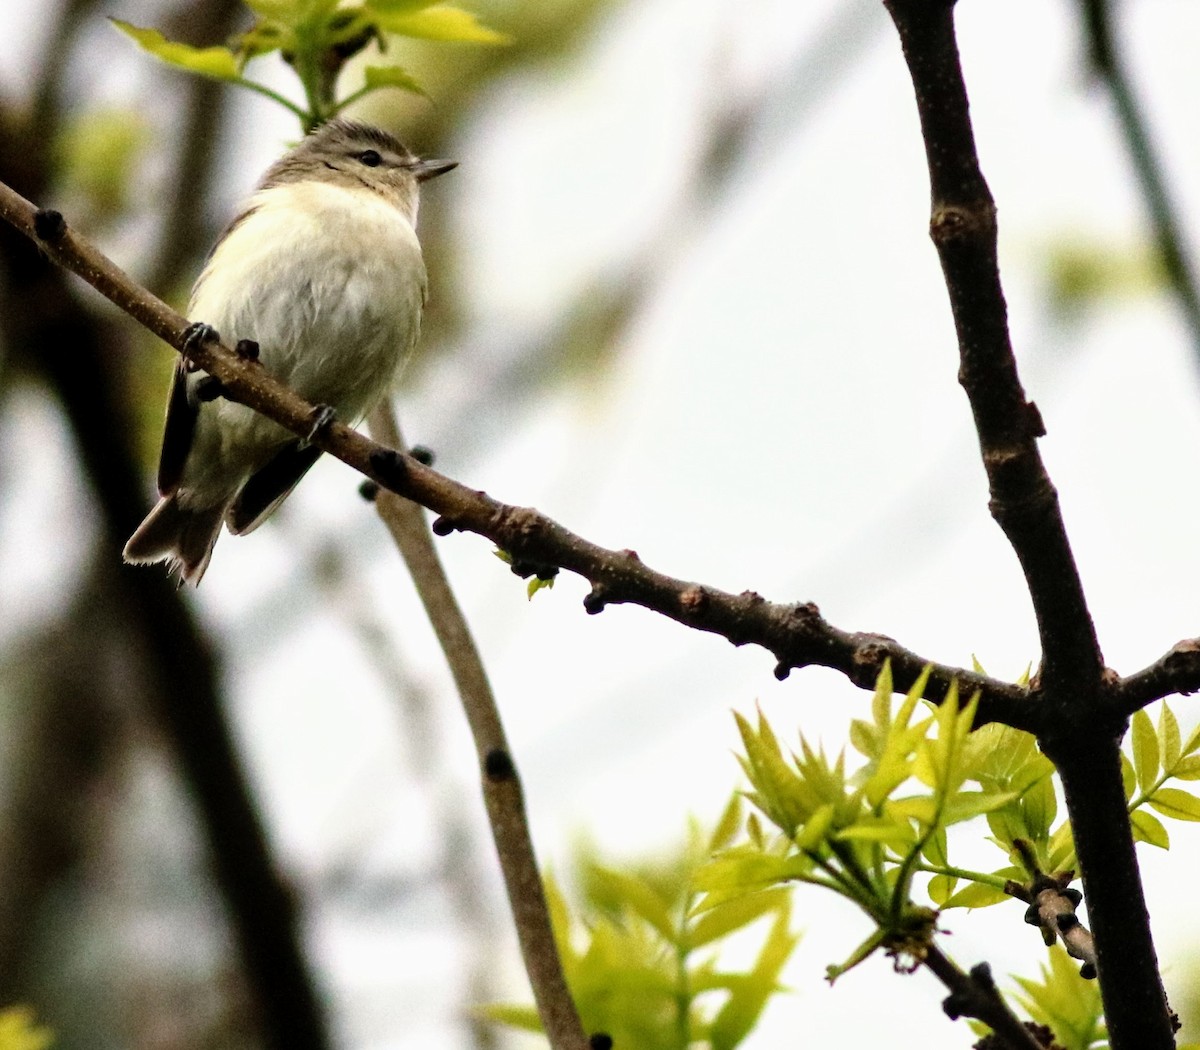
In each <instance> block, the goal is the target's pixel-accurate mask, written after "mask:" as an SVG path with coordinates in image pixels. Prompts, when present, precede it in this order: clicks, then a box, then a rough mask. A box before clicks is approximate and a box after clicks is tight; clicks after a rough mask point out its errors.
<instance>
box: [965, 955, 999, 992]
mask: <svg viewBox="0 0 1200 1050" xmlns="http://www.w3.org/2000/svg"><path fill="white" fill-rule="evenodd" d="M969 972H970V974H971V980H972V981H974V982H975V983H976V984H977V985H979V987H980V988H983V989H986V990H987V991H989V992H992V991H995V990H996V979H995V978H994V977H993V976H992V968H991V966H989V965H988V964H987V963H985V962H981V963H976V964H975V965H974V966H972V967H971V969H970V971H969Z"/></svg>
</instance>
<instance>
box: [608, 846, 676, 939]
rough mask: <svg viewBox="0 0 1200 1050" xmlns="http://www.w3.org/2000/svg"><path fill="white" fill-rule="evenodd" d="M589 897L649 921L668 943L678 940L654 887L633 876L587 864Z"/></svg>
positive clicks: (668, 909)
mask: <svg viewBox="0 0 1200 1050" xmlns="http://www.w3.org/2000/svg"><path fill="white" fill-rule="evenodd" d="M586 879H587V882H588V884H589V896H590V897H593V898H594V899H595V900H596V901H597V902H603V903H604V904H606V905H609V906H612V905H616V906H617V907H624V908H628V909H629V910H630V911H632V912H633V913H634V914H635V915H637V916H639V917H640V918H641V919H643V920H644V921H645V922H647V923H649V924H650V925H651V926H652V927H654V929H655V930H657V931H658V933H659V935H660V936H661V937H662V938H663V939H664V940H665V941H667V943H668V944H675V943H676V941H677V940H678V930H677V927H676V923H675V921H674V920H673V919H672V917H671V911H670V907H669V905H668V903H667V902H666V901H664V900H663V898H662V897H660V896H659V895H658V893H657V892H655V890H654V888H653V887H652V886H650V885H648V884H647V883H646V882H644V881H643V880H642V879H639V878H638V877H636V876H635V875H630V874H626V873H625V872H623V871H615V870H614V869H612V868H606V867H603V866H601V865H599V864H589V865H588V866H587V873H586Z"/></svg>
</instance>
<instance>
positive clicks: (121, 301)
mask: <svg viewBox="0 0 1200 1050" xmlns="http://www.w3.org/2000/svg"><path fill="white" fill-rule="evenodd" d="M35 215H38V216H40V218H39V219H37V220H36V225H37V227H38V228H37V229H35ZM0 218H4V219H5V220H7V221H8V222H10V223H11V224H12V225H14V226H15V227H17V229H19V230H21V231H22V232H24V233H25V234H27V235H28V236H30V237H33V238H35V239H37V240H38V241H39V242H40V243H41V245H42V247H43V248H44V250H45V251H46V252H47V253H48V254H49V255H50V257H51V258H53V259H54V260H55V261H56V262H58V263H60V264H61V265H63V266H65V267H66V268H67V269H69V270H72V271H73V272H74V273H76V274H78V275H79V276H80V277H82V278H83V279H84V280H85V281H87V282H88V283H89V284H91V285H92V286H93V287H94V288H96V289H97V290H98V291H99V292H100V293H101V294H102V295H104V296H106V297H107V298H108V299H109V300H110V301H112V302H113V303H115V304H116V305H117V306H118V307H120V308H121V309H122V310H124V311H125V312H126V313H128V314H129V315H130V316H131V317H133V318H134V319H135V320H137V321H139V322H141V323H142V324H143V325H144V326H145V327H146V328H148V329H149V330H150V331H151V332H153V333H154V334H155V335H157V336H158V337H159V338H161V339H163V340H164V341H166V342H167V343H169V344H171V345H172V346H174V347H175V348H176V349H182V348H183V346H184V343H185V335H186V333H187V331H188V328H189V325H188V321H187V320H186V319H185V318H184V317H182V316H181V315H180V314H178V313H176V312H175V311H174V310H172V309H171V308H170V307H169V306H167V305H166V304H165V303H163V302H161V301H160V300H159V299H157V298H155V297H154V296H152V295H151V294H150V293H149V292H147V291H146V290H145V289H143V288H141V287H139V286H138V285H137V284H136V283H135V282H134V281H132V280H131V279H130V278H129V276H128V275H127V274H125V273H124V272H123V271H122V270H120V269H119V268H118V267H117V266H116V265H115V264H114V263H113V262H112V261H111V260H109V259H108V258H107V257H106V256H104V255H103V254H102V253H101V252H99V251H98V250H97V249H96V248H94V247H93V246H92V245H90V244H89V243H88V242H87V241H85V240H84V239H83V238H81V237H78V236H77V235H75V234H74V233H73V232H72V231H71V230H70V229H68V228H66V227H65V226H63V225H62V223H61V216H58V215H57V213H54V212H40V213H39V212H37V211H36V209H35V208H34V206H33V205H32V204H30V203H29V202H28V201H26V200H25V199H24V198H22V197H21V196H20V195H19V194H16V193H14V192H13V191H12V190H11V189H9V188H8V187H7V186H4V185H3V184H0ZM188 352H189V355H190V357H191V359H192V360H193V361H194V362H195V364H196V365H197V366H199V367H200V368H202V369H204V370H205V371H206V372H208V373H209V374H210V375H213V376H215V377H216V378H217V379H218V380H219V381H220V383H221V387H222V389H223V391H224V392H225V395H226V396H228V397H230V398H232V399H234V400H236V401H239V402H241V403H242V404H245V405H248V406H249V407H250V408H253V409H254V410H255V411H258V412H261V413H262V414H263V415H265V416H268V417H269V418H271V419H273V420H275V421H276V422H278V423H280V424H281V425H283V426H285V427H287V428H288V429H289V430H291V431H293V432H294V433H296V434H301V435H304V436H306V437H307V436H309V435H310V434H311V431H312V428H313V421H314V416H313V406H312V405H310V404H309V403H308V402H306V401H304V400H303V399H302V398H301V397H299V396H298V395H296V394H294V393H293V392H292V391H290V390H288V389H287V388H286V387H285V386H283V385H282V384H280V383H279V382H277V381H276V380H274V379H272V378H271V376H270V375H268V374H267V372H266V371H264V369H263V368H262V367H261V366H260V365H259V364H257V363H256V362H253V361H249V360H244V359H242V358H240V357H238V355H237V354H235V353H234V352H233V351H232V350H230V349H229V348H228V347H224V346H221V345H219V344H216V343H205V344H202V345H191V346H190V347H189V350H188ZM312 440H313V444H315V445H317V446H319V447H320V448H322V449H324V450H325V451H326V452H328V453H330V454H331V455H333V456H336V457H337V458H338V459H340V460H342V461H343V462H344V463H346V464H348V465H349V466H351V467H353V468H354V469H355V470H358V471H360V472H361V473H363V474H366V475H367V476H368V477H370V478H372V479H374V480H375V481H376V482H378V483H379V484H380V485H381V486H383V487H384V488H386V489H389V490H390V491H392V492H395V493H396V494H397V495H400V496H405V497H407V498H408V499H411V500H413V501H414V502H417V503H420V504H421V505H422V506H425V507H428V508H429V509H431V510H433V511H435V512H436V513H438V514H440V515H441V516H442V517H441V523H440V531H442V532H448V531H452V530H454V529H461V530H466V531H470V532H474V533H477V534H479V535H481V536H486V537H487V538H488V539H490V540H492V542H494V543H495V544H496V545H497V546H498V547H500V548H501V549H502V550H505V551H507V552H509V553H510V554H512V555H513V556H515V557H517V558H519V559H520V560H521V561H524V562H530V563H535V564H541V565H553V566H560V567H562V568H564V569H568V570H569V571H571V572H574V573H577V574H579V575H580V576H583V577H584V578H585V579H587V580H588V581H589V582H590V583H591V584H592V592H591V594H589V595H588V597H587V599H586V600H585V608H587V609H588V611H589V612H599V611H600V610H601V609H602V608H603V607H604V606H605V605H610V604H616V603H622V602H629V603H632V604H636V605H641V606H643V607H644V608H647V609H650V610H652V611H655V612H658V613H661V614H663V615H664V616H668V617H670V618H671V619H673V620H676V621H678V622H679V623H682V624H684V625H686V626H688V627H692V628H695V629H697V630H701V631H707V632H709V633H712V634H719V635H721V636H722V637H724V638H726V639H728V640H729V641H730V642H732V643H733V644H734V645H746V644H755V645H759V646H762V647H763V648H765V649H767V650H769V651H770V652H771V653H773V654H774V656H775V658H776V661H777V666H776V674H777V676H778V677H781V678H782V677H785V676H786V674H787V672H788V671H789V670H790V669H791V668H794V667H805V666H810V665H817V666H821V667H830V668H833V669H835V670H838V671H841V672H842V673H843V674H845V675H846V676H847V677H848V678H849V679H850V680H851V681H852V682H854V683H855V684H856V685H859V686H862V687H863V688H868V689H869V688H872V687H873V686H874V683H875V678H876V676H877V675H878V673H879V671H880V670H881V668H882V667H883V663H884V661H885V660H890V661H891V663H892V674H893V679H894V681H895V683H896V686H897V688H898V689H902V690H903V689H907V688H908V687H909V686H911V685H912V683H913V682H915V681H916V679H917V677H918V675H919V674H920V673H921V671H922V669H923V668H924V666H925V665H926V664H927V663H929V661H927V660H924V659H923V658H921V657H920V656H918V655H917V654H915V653H913V652H911V651H909V650H908V649H905V648H904V647H903V646H901V645H899V644H897V643H896V642H894V641H892V640H891V639H890V638H885V637H883V636H882V635H874V634H863V633H849V632H846V631H841V630H838V629H837V628H835V627H833V626H832V625H830V624H829V623H827V622H826V621H825V619H824V618H823V617H822V616H821V615H820V612H819V611H818V610H817V607H816V606H815V605H812V604H798V605H780V604H776V603H772V602H768V601H766V600H765V599H763V598H762V597H760V596H759V595H757V594H754V593H753V592H749V591H746V592H743V593H742V594H738V595H734V594H729V593H727V592H724V591H720V590H717V589H716V588H711V587H705V586H702V585H700V584H697V583H691V582H688V581H685V580H679V579H675V578H673V577H670V576H666V575H664V574H662V573H659V572H655V571H654V570H653V569H650V568H649V567H648V566H646V565H645V564H644V563H643V562H642V561H641V559H640V558H638V556H637V554H636V553H634V552H633V551H612V550H607V549H605V548H603V547H599V546H597V545H596V544H594V543H589V542H588V541H587V540H585V539H583V538H581V537H579V536H576V535H575V534H574V533H572V532H570V531H568V530H567V529H565V528H563V527H562V526H561V525H559V524H557V523H556V522H554V521H552V520H551V519H549V518H547V517H545V516H544V515H542V514H539V513H538V512H537V511H535V510H532V509H529V508H524V507H514V506H510V505H507V504H503V503H500V502H498V501H497V500H494V499H492V498H491V497H489V496H488V495H487V494H486V493H484V492H480V491H478V490H474V489H469V488H467V487H466V486H465V485H461V484H459V483H457V482H455V481H452V480H450V479H449V478H446V477H443V476H442V475H441V474H438V473H437V472H436V471H433V470H431V469H430V468H428V467H425V466H423V465H422V464H420V463H418V462H417V461H416V460H414V459H412V458H411V457H408V456H403V455H400V454H398V453H396V452H395V451H393V450H391V449H388V448H386V447H385V446H383V445H380V444H378V443H376V442H374V441H371V440H370V439H368V438H366V437H364V436H363V435H362V434H359V433H358V432H357V431H355V430H352V429H351V428H349V427H347V426H344V425H342V424H341V423H337V422H334V423H332V424H330V425H329V426H327V427H323V428H321V430H320V431H319V432H318V433H317V434H315V435H312ZM435 527H438V526H437V523H435ZM954 680H957V681H958V683H959V687H960V689H963V690H965V691H966V692H968V693H974V692H976V691H978V692H979V693H980V705H979V714H978V718H979V722H980V724H983V723H984V722H989V721H999V722H1004V723H1005V724H1007V725H1011V726H1014V727H1016V728H1018V729H1027V730H1031V729H1033V728H1034V723H1033V719H1034V715H1035V711H1034V709H1033V708H1032V707H1031V705H1030V704H1029V703H1028V702H1027V700H1028V691H1027V690H1026V689H1023V688H1021V687H1019V686H1015V685H1011V684H1009V683H1006V682H1001V681H998V680H996V679H993V678H989V677H987V676H986V675H980V674H975V673H974V672H971V671H966V670H963V669H961V668H956V667H950V666H944V665H937V664H934V665H933V670H932V673H931V675H930V679H929V685H928V687H927V689H926V696H927V697H929V698H930V699H931V700H940V699H941V698H942V697H943V696H944V695H945V693H946V690H947V689H948V688H949V686H950V683H951V681H954Z"/></svg>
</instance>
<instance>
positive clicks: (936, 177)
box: [885, 0, 1103, 689]
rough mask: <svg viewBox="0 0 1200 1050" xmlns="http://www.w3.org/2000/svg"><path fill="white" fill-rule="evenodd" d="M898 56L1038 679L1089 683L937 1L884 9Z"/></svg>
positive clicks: (941, 2)
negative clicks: (907, 78)
mask: <svg viewBox="0 0 1200 1050" xmlns="http://www.w3.org/2000/svg"><path fill="white" fill-rule="evenodd" d="M885 6H886V7H887V8H888V11H889V12H890V14H891V16H892V19H893V21H895V23H896V28H897V29H898V30H899V33H900V42H901V44H902V46H903V48H904V57H905V59H906V61H907V62H908V68H909V72H910V74H911V75H912V82H913V87H914V90H915V93H916V99H917V110H918V113H919V115H920V119H921V131H922V134H923V137H924V140H925V152H926V157H927V160H928V164H929V179H930V193H931V198H932V216H931V219H930V236H931V237H932V238H933V241H934V244H935V245H936V246H937V250H938V255H939V257H940V259H941V263H942V271H943V273H944V275H945V279H946V288H947V291H948V292H949V294H950V307H951V310H952V312H953V314H954V324H955V329H956V330H957V333H958V346H959V361H960V369H959V381H960V382H961V383H962V385H963V388H964V389H965V390H966V393H967V397H968V399H969V400H970V403H971V411H972V413H973V415H974V418H975V429H976V431H977V433H978V435H979V447H980V451H981V453H982V455H983V463H984V467H985V469H986V470H987V475H988V484H989V487H990V490H991V503H990V507H991V511H992V516H993V517H994V518H995V519H996V522H997V523H998V524H999V525H1000V527H1001V528H1002V529H1003V530H1004V533H1005V535H1006V536H1007V537H1008V540H1009V543H1010V544H1011V545H1012V548H1013V550H1014V552H1015V553H1016V555H1017V558H1018V560H1019V561H1020V563H1021V568H1022V570H1023V571H1024V573H1025V579H1026V582H1027V585H1028V588H1029V594H1030V597H1031V599H1032V600H1033V608H1034V612H1035V614H1036V616H1037V623H1038V635H1039V638H1040V641H1041V645H1042V670H1041V678H1042V680H1043V682H1044V683H1045V684H1047V685H1048V686H1053V687H1055V688H1056V689H1057V688H1058V687H1061V686H1066V685H1068V684H1069V685H1070V686H1071V687H1072V688H1079V687H1081V686H1086V685H1087V684H1088V683H1096V684H1098V683H1099V681H1100V675H1101V671H1102V669H1103V660H1102V657H1101V654H1100V645H1099V643H1098V641H1097V639H1096V632H1095V629H1094V627H1093V626H1092V619H1091V615H1090V614H1089V612H1088V609H1087V604H1086V602H1085V600H1084V595H1083V585H1082V583H1081V581H1080V579H1079V573H1078V571H1077V570H1076V567H1075V558H1074V556H1073V555H1072V553H1071V548H1070V544H1069V543H1068V541H1067V534H1066V529H1065V527H1064V525H1063V520H1062V514H1061V512H1060V510H1059V504H1058V493H1057V492H1056V491H1055V489H1054V486H1053V485H1052V484H1051V482H1050V478H1049V476H1048V475H1047V473H1046V468H1045V466H1044V465H1043V463H1042V458H1041V454H1040V453H1039V451H1038V447H1037V439H1038V438H1039V437H1041V436H1042V435H1043V434H1044V433H1045V431H1044V428H1043V425H1042V420H1041V417H1040V415H1039V413H1038V411H1037V408H1036V407H1035V406H1034V405H1033V404H1032V403H1031V402H1028V401H1026V399H1025V392H1024V390H1023V389H1022V388H1021V382H1020V379H1019V378H1018V376H1017V365H1016V360H1015V358H1014V357H1013V352H1012V346H1011V344H1010V342H1009V336H1008V317H1007V308H1006V306H1005V302H1004V293H1003V291H1002V289H1001V287H1000V273H999V269H998V268H997V263H996V207H995V204H994V202H993V200H992V195H991V192H990V191H989V190H988V187H987V183H986V182H985V181H984V178H983V173H982V172H981V171H980V169H979V159H978V156H977V155H976V151H975V138H974V132H973V131H972V128H971V119H970V114H969V112H968V104H967V89H966V85H965V83H964V81H963V76H962V69H961V68H960V66H959V58H958V45H957V43H956V41H955V37H954V21H953V5H952V4H951V3H949V2H946V0H885Z"/></svg>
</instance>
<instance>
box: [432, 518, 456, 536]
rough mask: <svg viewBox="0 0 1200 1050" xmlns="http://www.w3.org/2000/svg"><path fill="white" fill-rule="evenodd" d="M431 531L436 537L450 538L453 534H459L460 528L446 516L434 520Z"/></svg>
mask: <svg viewBox="0 0 1200 1050" xmlns="http://www.w3.org/2000/svg"><path fill="white" fill-rule="evenodd" d="M429 529H430V531H431V532H432V533H433V534H434V535H435V536H449V535H450V533H452V532H458V526H457V525H455V524H454V522H452V521H451V520H450V519H449V518H447V517H446V516H445V515H444V514H443V515H442V516H441V517H438V518H434V519H433V524H432V525H430V526H429Z"/></svg>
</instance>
